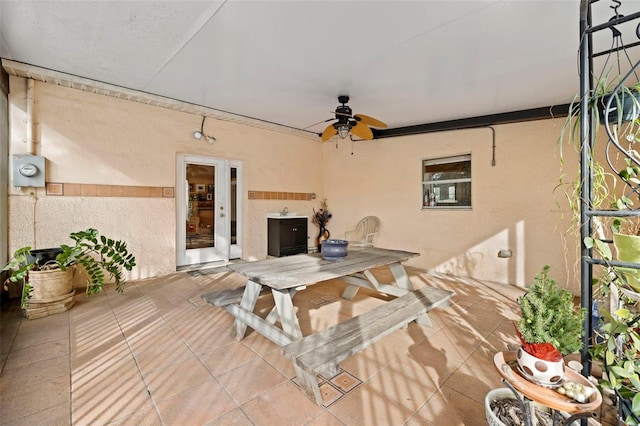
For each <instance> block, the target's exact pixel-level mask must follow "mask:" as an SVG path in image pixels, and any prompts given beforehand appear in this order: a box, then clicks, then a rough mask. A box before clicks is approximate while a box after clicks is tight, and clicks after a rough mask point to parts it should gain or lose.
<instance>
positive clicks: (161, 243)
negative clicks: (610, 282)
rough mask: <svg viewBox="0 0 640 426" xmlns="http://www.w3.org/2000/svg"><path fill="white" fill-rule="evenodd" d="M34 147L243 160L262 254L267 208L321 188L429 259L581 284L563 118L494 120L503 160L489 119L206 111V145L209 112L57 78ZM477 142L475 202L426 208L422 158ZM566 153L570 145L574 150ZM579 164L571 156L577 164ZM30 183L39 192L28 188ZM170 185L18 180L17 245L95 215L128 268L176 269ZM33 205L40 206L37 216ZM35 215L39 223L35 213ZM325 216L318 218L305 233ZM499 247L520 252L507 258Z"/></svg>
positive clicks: (143, 173)
mask: <svg viewBox="0 0 640 426" xmlns="http://www.w3.org/2000/svg"><path fill="white" fill-rule="evenodd" d="M10 88H11V92H10V97H9V113H10V154H21V153H25V152H26V151H25V150H26V144H25V143H24V137H25V123H24V119H25V92H26V80H24V79H21V78H17V77H11V81H10ZM35 94H36V95H35V97H36V100H37V107H36V111H37V114H36V115H37V116H36V120H37V121H38V123H39V125H38V127H37V129H38V131H37V133H36V139H37V140H38V141H39V143H37V144H36V150H37V152H36V153H37V154H39V155H43V156H45V157H46V158H47V160H48V163H47V172H46V176H47V181H49V182H75V183H93V184H113V185H148V186H162V187H174V186H175V164H176V155H177V154H178V153H186V154H193V155H204V156H210V157H220V158H227V159H234V160H241V161H242V162H243V171H244V173H243V178H244V179H243V185H244V186H243V194H242V196H243V211H242V218H243V221H244V232H243V240H242V247H243V258H244V259H247V260H255V259H262V258H264V257H265V256H266V251H267V239H266V238H267V236H266V214H267V213H268V212H274V211H279V210H282V208H283V207H285V206H287V207H288V208H289V211H295V212H298V213H300V214H303V215H309V216H310V215H311V214H312V209H313V208H314V207H316V208H317V207H318V206H319V201H320V199H321V198H322V197H323V196H326V197H327V199H328V203H329V208H330V210H331V211H332V213H333V218H332V219H331V221H330V222H329V225H328V228H329V230H330V231H331V232H332V237H334V238H340V237H341V236H342V235H344V234H343V233H344V231H345V230H347V229H350V228H351V227H352V226H354V225H355V223H356V222H357V221H358V219H359V218H361V217H363V216H366V215H370V214H373V215H377V216H379V217H380V218H381V220H382V230H381V233H380V235H379V237H378V239H377V240H376V245H378V246H381V247H389V248H398V249H405V250H412V251H418V252H420V254H421V256H419V257H418V258H415V259H413V260H411V261H410V262H409V264H410V265H412V266H416V267H421V268H425V269H433V270H437V271H443V272H450V273H452V274H456V275H462V276H470V277H474V278H478V279H487V280H493V281H497V282H503V283H512V284H518V285H525V284H526V283H529V282H531V280H532V278H533V276H534V275H535V273H536V272H538V271H539V270H540V269H541V268H542V266H543V265H545V264H550V265H551V267H552V274H553V276H554V277H555V278H556V279H557V280H558V282H559V284H560V285H562V286H565V287H567V288H569V289H571V290H572V291H573V292H575V293H577V292H578V288H579V286H578V284H577V281H576V279H575V277H574V271H575V258H576V257H575V249H574V248H573V247H575V240H574V239H573V240H572V237H571V236H569V239H568V240H567V242H566V243H565V242H563V232H564V231H565V230H566V229H567V227H568V225H567V223H566V220H563V219H562V218H561V214H560V208H559V207H558V205H557V203H556V202H557V201H560V202H562V201H563V200H562V196H561V195H557V196H554V188H555V186H556V185H557V183H558V181H559V177H560V174H561V171H560V160H559V156H558V146H557V140H558V135H559V133H560V128H561V126H562V121H563V120H562V119H559V120H555V121H554V120H542V121H535V122H527V123H519V124H509V125H501V126H495V131H496V148H495V159H496V165H495V166H492V165H491V160H492V155H493V149H492V132H491V130H490V129H488V128H481V129H471V130H460V131H450V132H440V133H432V134H424V135H415V136H407V137H397V138H388V139H380V140H374V141H369V142H356V143H354V144H353V155H351V152H352V151H351V150H352V146H351V143H350V142H348V141H340V142H339V143H338V148H337V149H336V147H335V143H334V141H332V142H330V143H325V144H320V143H319V142H315V141H311V140H308V139H302V138H299V137H296V136H291V135H285V134H281V133H277V132H273V131H267V130H261V129H256V128H253V127H248V126H244V125H240V124H237V123H231V122H224V121H216V120H212V119H207V121H206V124H205V133H207V134H211V135H214V136H215V137H216V138H217V142H216V143H215V144H214V145H209V144H208V143H206V142H205V141H197V140H195V139H194V138H193V137H192V134H193V131H194V130H196V129H199V127H200V123H201V119H202V118H201V116H198V115H193V114H187V113H182V112H176V111H172V110H169V109H164V108H158V107H152V106H148V105H143V104H139V103H134V102H129V101H126V100H121V99H115V98H111V97H106V96H102V95H96V94H93V93H86V92H82V91H79V90H74V89H69V88H63V87H59V86H55V85H52V84H45V83H36V86H35ZM466 153H471V154H472V179H473V182H472V185H473V193H472V197H473V208H472V210H423V209H422V203H421V201H422V189H421V179H422V177H421V160H422V159H424V158H437V157H442V156H448V155H459V154H466ZM566 154H567V162H568V163H569V164H574V163H575V158H576V156H575V153H574V152H573V151H572V150H567V151H566ZM570 172H571V173H572V172H573V166H571V167H570ZM249 190H255V191H283V192H306V193H311V192H314V193H316V194H317V195H318V199H317V200H315V201H293V200H287V201H284V200H281V201H277V200H248V197H247V192H248V191H249ZM31 192H34V195H35V196H36V197H37V199H36V197H34V196H32V195H30V193H31ZM175 203H176V200H175V199H173V198H135V197H134V198H117V197H116V198H102V197H67V196H64V197H59V196H47V195H46V194H45V191H44V190H42V189H38V190H37V191H30V190H26V191H18V190H16V189H15V188H13V187H12V186H10V193H9V244H8V245H9V249H10V250H11V251H13V250H15V249H16V248H18V247H21V246H23V245H27V244H30V245H35V246H37V247H40V248H42V247H50V246H52V245H58V244H60V243H64V242H66V241H67V240H66V238H67V236H68V234H69V232H72V231H76V230H80V229H85V228H87V227H90V226H91V227H96V228H98V229H99V230H100V231H101V232H103V233H104V234H107V235H109V236H113V237H115V238H122V239H124V240H126V241H127V242H128V244H129V248H130V249H131V250H132V251H133V252H134V253H135V254H136V256H137V258H138V265H139V266H138V267H137V268H136V269H135V270H134V271H133V273H132V274H131V276H130V277H129V278H132V279H136V278H144V277H149V276H156V275H161V274H165V273H169V272H173V271H175V267H176V247H175V233H176V231H175V227H176V224H175V217H176V210H175V209H176V207H175V206H176V204H175ZM34 212H35V216H34ZM34 217H35V225H34ZM316 234H317V229H316V227H315V226H314V225H312V224H310V226H309V237H310V241H309V245H310V246H313V245H314V242H315V241H314V240H315V236H316ZM501 249H510V250H512V251H513V256H512V257H511V258H507V259H503V258H498V257H497V253H498V251H499V250H501Z"/></svg>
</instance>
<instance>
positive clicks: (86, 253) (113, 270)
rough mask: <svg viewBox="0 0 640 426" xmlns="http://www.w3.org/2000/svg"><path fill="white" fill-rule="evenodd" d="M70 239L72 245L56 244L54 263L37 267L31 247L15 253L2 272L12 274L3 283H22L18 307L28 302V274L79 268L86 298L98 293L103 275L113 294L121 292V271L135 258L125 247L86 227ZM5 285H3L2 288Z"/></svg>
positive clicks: (128, 267)
mask: <svg viewBox="0 0 640 426" xmlns="http://www.w3.org/2000/svg"><path fill="white" fill-rule="evenodd" d="M70 238H71V239H72V240H73V241H74V242H75V243H74V244H73V245H66V244H62V245H60V248H61V250H62V252H61V253H60V254H58V255H57V256H56V259H55V261H50V262H46V263H44V264H40V263H39V262H38V261H37V260H33V259H31V258H30V256H29V255H30V253H31V247H22V248H19V249H18V250H16V251H15V253H14V254H13V257H12V258H11V259H10V261H9V263H7V265H6V266H5V267H4V268H3V270H12V271H13V272H12V273H11V275H10V276H9V278H8V279H7V281H11V282H18V281H23V280H24V281H25V285H24V287H23V294H22V306H23V307H24V306H25V305H26V303H27V302H28V300H29V297H30V294H31V291H32V288H31V286H30V285H29V272H30V271H45V270H53V269H60V270H63V271H64V270H66V269H67V268H69V267H72V266H74V265H82V267H83V269H84V271H85V272H86V275H87V278H88V279H87V289H86V294H87V295H93V294H97V293H100V292H101V291H102V289H103V287H104V281H105V272H106V273H107V274H108V275H109V277H110V278H111V279H113V280H114V282H115V285H116V291H118V292H119V293H122V292H123V291H124V287H125V284H126V280H125V278H124V274H123V271H122V270H123V269H125V270H127V271H131V269H133V267H134V266H135V265H136V259H135V257H134V255H133V254H132V253H129V251H128V250H127V244H126V243H124V242H122V241H119V240H114V239H111V238H107V237H105V236H104V235H99V233H98V231H97V230H96V229H93V228H89V229H87V230H86V231H80V232H73V233H71V234H70ZM6 284H7V283H5V286H6Z"/></svg>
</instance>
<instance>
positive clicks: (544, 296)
mask: <svg viewBox="0 0 640 426" xmlns="http://www.w3.org/2000/svg"><path fill="white" fill-rule="evenodd" d="M549 269H550V266H549V265H546V266H545V267H544V268H543V269H542V271H540V272H539V273H538V274H537V275H536V277H535V279H534V282H533V284H532V285H531V286H530V287H529V288H528V289H527V293H526V294H524V295H523V296H521V297H520V298H518V304H519V305H520V310H521V318H520V319H519V320H518V321H517V322H516V324H515V326H516V330H517V332H518V336H519V337H520V341H521V343H522V346H521V348H520V349H519V350H518V354H517V361H518V365H519V367H520V370H521V372H523V373H524V374H525V375H526V376H527V378H529V379H531V380H532V381H534V382H537V383H539V384H544V385H555V384H557V383H559V382H560V381H561V379H562V378H563V376H564V361H563V356H566V355H569V354H572V353H576V352H579V351H580V350H581V349H582V323H583V320H584V318H585V314H586V310H585V309H584V308H579V307H578V306H576V305H575V304H574V302H573V295H572V294H571V293H570V292H569V291H568V290H566V289H560V288H558V285H557V283H556V281H555V280H554V279H553V278H551V277H550V276H549ZM539 362H542V364H544V365H545V366H546V368H539V365H540V364H536V363H539Z"/></svg>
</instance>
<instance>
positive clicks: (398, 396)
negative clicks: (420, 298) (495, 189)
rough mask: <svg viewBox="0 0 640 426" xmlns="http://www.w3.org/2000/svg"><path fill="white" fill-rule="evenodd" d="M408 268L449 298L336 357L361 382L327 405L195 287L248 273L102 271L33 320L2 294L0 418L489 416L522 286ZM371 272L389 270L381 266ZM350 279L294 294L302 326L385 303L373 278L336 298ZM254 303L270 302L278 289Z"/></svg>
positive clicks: (284, 420)
mask: <svg viewBox="0 0 640 426" xmlns="http://www.w3.org/2000/svg"><path fill="white" fill-rule="evenodd" d="M407 270H408V271H409V273H410V280H411V282H412V283H413V285H415V286H423V285H432V286H435V287H440V288H446V289H451V290H453V291H455V292H456V295H455V296H454V298H453V299H452V303H451V306H450V307H447V308H443V309H436V310H433V311H432V312H431V313H430V318H431V320H432V323H433V327H424V326H419V325H416V324H414V323H412V324H410V325H409V326H408V327H406V328H405V329H401V330H398V331H396V332H394V333H392V334H391V335H389V336H387V337H385V338H384V339H382V340H381V341H380V342H377V343H376V344H374V345H372V346H371V347H369V348H367V349H365V350H363V351H360V352H358V353H357V354H354V355H353V356H351V357H349V358H348V359H347V360H346V361H344V362H343V363H342V364H341V367H342V368H343V369H344V370H345V371H346V372H347V373H349V374H351V375H353V376H354V377H355V378H357V379H359V380H361V381H362V383H360V384H358V385H357V386H356V387H354V388H353V389H351V390H350V391H349V392H348V393H347V394H346V395H345V396H342V397H341V398H339V399H338V400H337V401H336V402H335V403H333V404H332V405H330V406H329V408H324V407H318V406H316V405H315V404H314V403H312V402H311V401H309V400H308V399H307V398H306V397H304V395H303V394H302V392H300V391H299V389H298V388H297V387H296V385H295V384H294V383H293V382H292V381H291V379H293V377H294V376H295V372H294V370H293V366H292V363H291V361H290V360H287V359H285V358H284V357H282V355H281V354H280V347H278V345H276V344H274V343H273V342H271V341H269V340H267V339H266V338H264V337H263V336H261V335H260V334H258V333H256V332H255V331H253V330H250V329H249V330H248V332H247V335H246V337H245V339H243V340H242V341H240V342H238V341H236V340H234V339H232V338H231V335H230V330H231V327H232V324H233V321H234V318H233V316H232V315H230V314H229V313H228V312H227V311H226V310H224V309H222V308H215V307H212V306H210V305H208V304H206V303H204V302H203V301H202V300H201V298H200V296H201V295H202V294H203V293H207V292H210V291H214V290H217V289H224V288H236V287H239V286H242V285H244V284H245V283H246V279H245V278H243V277H241V276H239V275H237V274H233V273H230V272H227V271H225V269H224V268H222V269H219V270H218V269H217V271H218V272H216V273H215V274H209V275H204V274H202V275H200V276H192V275H190V274H188V273H185V272H178V273H175V274H169V275H167V276H163V277H158V278H150V279H145V280H140V281H136V282H131V283H128V285H127V290H126V291H125V293H124V295H121V294H117V293H116V292H115V286H113V285H112V284H109V285H107V286H106V291H105V292H104V293H102V294H100V295H97V296H95V297H92V298H86V297H84V296H82V295H79V296H76V304H75V306H74V307H73V308H72V309H71V310H70V311H67V312H64V313H61V314H57V315H52V316H49V317H45V318H41V319H38V320H32V321H27V320H24V319H23V317H22V313H21V311H20V309H18V308H17V306H16V305H15V303H14V304H12V305H11V306H6V305H5V306H2V311H1V314H2V315H1V317H0V321H1V327H2V333H1V334H2V336H1V341H0V345H2V347H1V348H0V363H1V364H0V366H1V370H0V371H1V373H0V393H1V394H2V404H0V410H1V412H0V414H2V424H12V425H13V424H17V425H21V424H24V425H33V424H53V425H57V424H60V425H68V424H73V425H74V426H76V425H103V424H104V425H107V424H109V425H112V426H113V425H136V426H137V425H145V426H146V425H149V426H155V425H180V426H182V425H189V426H199V425H225V426H226V425H229V424H238V425H252V424H254V425H260V424H265V425H269V426H270V425H275V424H278V425H280V424H282V425H286V424H290V425H295V426H298V425H329V426H332V425H367V426H369V425H377V424H379V425H385V426H386V425H403V424H405V425H410V426H417V425H423V426H436V425H437V426H443V425H447V426H449V425H454V426H455V425H476V424H478V425H482V424H486V420H485V418H484V406H483V403H484V394H485V393H486V392H487V391H488V390H489V389H491V388H494V387H502V384H501V382H500V377H499V375H498V373H497V372H496V371H495V367H494V366H493V363H492V359H493V358H492V357H493V355H494V354H495V353H496V352H498V351H501V350H504V349H505V348H506V347H507V346H506V345H507V344H509V343H511V344H513V343H517V339H516V337H515V332H514V329H513V325H512V323H511V321H513V320H514V319H516V318H517V304H516V303H515V299H516V297H517V296H518V295H521V294H522V293H523V290H522V289H519V288H515V287H510V286H504V285H501V284H496V283H483V282H480V281H477V280H474V279H472V278H455V277H451V276H447V275H444V274H429V273H426V272H425V271H422V270H419V269H415V268H407ZM374 275H375V276H376V278H377V279H378V280H379V281H380V282H390V281H391V280H392V276H391V274H390V273H389V272H388V271H387V270H385V269H381V270H376V271H374ZM346 285H347V284H346V283H345V282H343V281H341V280H331V281H327V282H323V283H321V284H319V285H316V286H310V287H308V288H307V289H306V290H304V291H301V292H299V293H298V294H297V295H296V297H295V298H294V305H295V307H296V311H297V312H298V317H299V318H300V325H301V328H302V330H303V333H305V334H308V333H311V332H314V331H318V330H321V329H325V328H327V327H329V326H331V325H334V324H336V323H337V322H341V321H344V320H346V319H347V318H349V317H351V316H352V315H358V314H361V313H362V312H365V311H368V310H370V309H372V308H373V307H375V306H378V305H379V304H382V303H385V298H384V297H383V296H382V295H380V294H379V293H377V292H374V291H371V290H367V289H360V290H359V291H358V294H357V295H356V296H355V297H354V298H353V299H352V300H351V301H345V300H342V299H340V296H341V294H342V292H343V291H344V289H345V287H346ZM258 306H259V307H260V310H261V311H260V315H262V316H266V314H267V313H268V312H269V310H270V309H271V307H272V306H273V298H272V296H271V295H265V296H263V297H262V298H260V300H259V302H258ZM70 365H71V368H70V367H69V366H70ZM341 384H342V385H344V386H346V387H347V388H348V387H349V381H348V380H347V381H345V382H344V383H341ZM327 386H328V385H327ZM27 394H28V395H29V398H25V397H24V396H25V395H27ZM427 398H428V399H427ZM70 413H71V414H70ZM70 417H71V419H70Z"/></svg>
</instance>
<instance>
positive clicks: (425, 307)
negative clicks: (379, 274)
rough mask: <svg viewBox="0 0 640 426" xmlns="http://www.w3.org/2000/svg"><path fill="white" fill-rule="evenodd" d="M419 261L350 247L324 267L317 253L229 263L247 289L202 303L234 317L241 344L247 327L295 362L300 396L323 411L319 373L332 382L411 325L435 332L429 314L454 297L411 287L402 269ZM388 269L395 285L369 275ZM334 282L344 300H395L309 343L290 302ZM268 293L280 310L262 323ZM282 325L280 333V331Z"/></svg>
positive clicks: (218, 293)
mask: <svg viewBox="0 0 640 426" xmlns="http://www.w3.org/2000/svg"><path fill="white" fill-rule="evenodd" d="M418 255H419V254H418V253H413V252H408V251H402V250H390V249H383V248H378V247H358V248H350V249H349V253H348V255H347V256H346V257H344V258H341V259H338V260H326V259H323V258H322V256H321V255H320V254H319V253H311V254H297V255H294V256H287V257H279V258H270V259H266V260H260V261H256V262H248V263H241V264H231V265H228V266H227V267H228V268H229V269H231V270H232V271H234V272H236V273H238V274H241V275H243V276H245V277H247V284H246V286H244V287H240V288H235V289H228V290H221V291H216V292H212V293H207V294H203V295H202V298H203V299H204V300H205V301H207V302H208V303H209V304H211V305H213V306H219V307H223V308H224V309H226V310H227V311H228V312H229V313H231V314H232V315H233V316H234V317H235V318H236V319H235V321H234V324H233V329H232V332H231V333H232V335H233V337H235V338H236V339H237V340H241V339H243V338H244V335H245V333H246V330H247V327H251V328H253V329H254V330H255V331H257V332H258V333H260V334H262V335H263V336H265V337H266V338H267V339H269V340H271V341H272V342H274V343H275V344H277V345H279V346H280V347H281V348H282V354H283V355H284V356H285V357H287V358H289V359H291V360H292V361H293V364H294V368H295V370H296V374H297V375H298V378H299V381H300V386H301V389H302V390H303V391H304V392H305V394H306V395H307V396H308V397H309V398H310V399H311V400H313V401H315V402H316V403H317V404H318V405H322V397H321V394H320V391H319V388H318V384H317V381H316V379H315V375H316V374H322V375H324V376H325V377H332V376H331V375H333V374H335V373H336V372H337V371H338V364H339V363H340V362H342V361H343V360H345V359H346V358H347V357H349V356H350V355H352V354H354V353H356V352H358V351H360V350H362V349H364V348H366V347H367V346H369V345H371V344H373V343H374V342H376V341H378V340H380V339H381V338H382V337H384V336H386V335H388V334H390V333H392V332H393V331H395V330H397V329H399V328H401V327H403V326H405V325H407V324H408V323H409V322H411V321H416V322H418V323H419V324H423V325H430V321H429V318H428V316H427V312H428V311H429V310H430V309H432V308H434V307H438V306H446V305H447V303H448V300H449V298H451V296H452V295H453V293H452V292H450V291H446V290H442V289H437V288H431V287H426V286H425V287H422V288H420V289H417V290H416V289H414V288H413V286H412V284H411V282H410V280H409V277H408V276H407V273H406V271H405V269H404V267H403V266H402V263H401V262H403V261H405V260H407V259H411V258H413V257H416V256H418ZM383 266H387V267H388V268H389V269H390V271H391V274H392V275H393V278H394V282H393V283H380V282H379V281H378V280H377V279H376V277H375V276H374V275H373V274H372V272H371V270H372V269H374V268H379V267H383ZM336 278H340V279H342V280H344V281H346V282H347V283H348V285H347V287H346V288H345V290H344V291H343V293H342V297H343V298H345V299H351V298H353V297H354V296H355V295H356V294H357V292H358V289H359V288H361V287H365V288H370V289H374V290H377V291H380V292H382V293H385V294H388V295H392V296H396V297H397V298H396V299H394V300H392V301H390V302H387V303H385V304H383V305H382V306H378V307H377V308H374V309H372V310H370V311H367V312H365V313H364V314H362V315H359V316H356V317H353V318H350V319H349V320H347V321H344V322H342V323H339V324H337V325H335V326H333V327H330V328H328V329H326V330H321V331H319V332H317V333H314V334H312V335H309V336H306V337H304V336H303V335H302V331H301V330H300V324H299V323H298V318H297V316H296V311H295V308H294V306H293V297H294V296H295V294H296V293H297V292H298V291H301V290H303V289H305V288H306V287H307V286H310V285H316V284H318V283H321V282H322V281H326V280H330V279H336ZM269 291H270V292H271V294H272V295H273V299H274V302H275V307H274V308H273V309H272V310H271V312H270V313H269V314H268V315H267V316H266V318H262V317H260V316H258V315H257V314H256V313H255V312H254V309H255V307H256V302H257V300H258V297H259V296H260V295H261V294H266V293H268V292H269ZM278 320H279V321H280V325H281V327H278V326H277V325H276V322H277V321H278Z"/></svg>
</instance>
